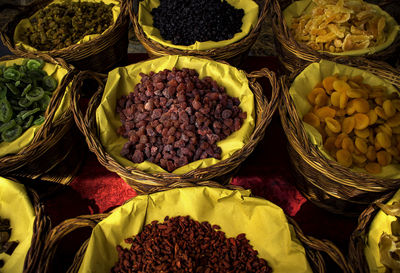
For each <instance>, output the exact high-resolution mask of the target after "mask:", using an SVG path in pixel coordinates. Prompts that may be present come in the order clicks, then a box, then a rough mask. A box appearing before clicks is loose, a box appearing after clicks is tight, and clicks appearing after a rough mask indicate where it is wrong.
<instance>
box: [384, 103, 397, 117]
mask: <svg viewBox="0 0 400 273" xmlns="http://www.w3.org/2000/svg"><path fill="white" fill-rule="evenodd" d="M382 108H383V111H385V114H386V116H387V117H388V118H390V117H393V116H394V114H396V109H395V108H394V106H393V104H392V101H391V100H385V101H384V102H383V104H382Z"/></svg>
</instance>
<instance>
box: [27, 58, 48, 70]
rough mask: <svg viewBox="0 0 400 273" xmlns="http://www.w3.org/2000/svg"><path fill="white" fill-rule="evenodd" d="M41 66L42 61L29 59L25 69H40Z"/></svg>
mask: <svg viewBox="0 0 400 273" xmlns="http://www.w3.org/2000/svg"><path fill="white" fill-rule="evenodd" d="M43 66H44V61H43V60H42V59H29V60H28V61H27V62H26V68H28V70H35V69H41V68H42V67H43Z"/></svg>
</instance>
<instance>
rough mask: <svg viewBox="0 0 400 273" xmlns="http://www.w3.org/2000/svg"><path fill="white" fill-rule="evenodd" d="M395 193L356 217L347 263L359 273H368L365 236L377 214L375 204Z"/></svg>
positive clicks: (387, 195)
mask: <svg viewBox="0 0 400 273" xmlns="http://www.w3.org/2000/svg"><path fill="white" fill-rule="evenodd" d="M394 193H395V191H393V192H391V193H388V194H386V195H384V196H383V197H381V198H380V199H378V200H376V202H374V203H372V204H371V205H370V206H369V207H368V208H367V209H365V210H364V211H363V212H362V213H361V214H360V216H359V217H358V225H357V227H356V229H355V230H354V231H353V233H352V234H351V237H350V244H349V263H350V264H351V265H352V267H353V268H354V269H355V271H356V272H359V273H370V270H369V267H368V263H367V260H366V258H365V255H364V249H365V246H366V245H367V243H368V242H367V236H368V231H369V225H370V224H371V222H372V220H373V219H374V217H375V215H376V214H377V213H378V211H379V210H380V208H379V207H378V206H377V205H376V203H386V202H387V201H388V200H390V198H391V197H392V196H393V194H394Z"/></svg>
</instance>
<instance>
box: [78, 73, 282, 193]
mask: <svg viewBox="0 0 400 273" xmlns="http://www.w3.org/2000/svg"><path fill="white" fill-rule="evenodd" d="M247 77H248V79H249V84H250V89H251V90H252V92H253V93H254V97H255V107H256V109H255V113H256V122H255V128H254V131H253V133H252V134H251V135H250V137H249V140H248V141H247V143H246V144H245V145H244V146H243V148H242V149H240V150H238V151H236V152H235V153H234V154H233V155H232V156H230V157H229V158H228V159H226V160H221V161H220V162H218V163H217V164H214V165H212V166H210V167H206V168H200V169H195V170H192V171H190V172H187V173H185V174H183V175H178V174H173V173H155V174H149V173H146V172H143V171H140V170H138V169H135V168H134V167H124V166H122V165H121V164H120V163H118V162H117V161H116V160H115V159H114V158H112V157H111V156H110V155H109V154H108V153H107V152H106V150H105V147H103V145H102V144H101V142H100V137H99V134H98V130H97V129H98V128H97V125H96V109H97V107H98V105H99V104H100V101H101V98H102V94H103V90H104V86H105V82H106V81H107V78H106V75H102V74H98V73H97V74H95V73H92V72H89V71H84V72H80V73H79V74H78V75H77V77H76V79H75V81H74V83H73V87H72V90H73V91H72V93H73V94H72V102H71V106H72V111H73V112H74V117H75V121H76V124H77V125H78V127H79V129H80V130H81V132H82V133H83V134H84V136H85V138H86V142H87V144H88V146H89V149H90V151H92V152H93V153H95V154H96V156H97V159H98V160H99V162H100V163H101V164H102V165H103V166H105V167H106V168H107V169H108V170H109V171H112V172H115V173H117V174H118V175H119V176H121V177H122V178H123V179H124V180H125V181H127V183H128V184H129V185H130V186H131V187H132V188H133V189H135V190H136V191H138V192H139V193H142V192H148V193H150V192H154V191H159V188H177V187H189V186H196V185H197V184H198V183H199V182H200V181H206V180H212V179H214V178H216V177H221V176H224V175H226V174H229V173H231V172H232V171H234V170H235V169H236V168H237V167H238V166H239V165H240V163H242V162H243V161H244V160H245V159H246V158H247V157H248V156H249V155H250V154H251V153H252V152H253V150H254V149H255V147H256V146H257V144H258V142H259V141H260V140H262V139H263V137H264V134H265V129H266V127H267V126H268V124H269V123H270V122H271V118H272V115H273V113H274V112H275V110H276V108H277V101H278V92H279V88H278V83H277V80H276V77H275V74H274V73H273V72H271V71H269V70H268V69H266V68H264V69H262V70H260V71H255V72H252V73H250V74H247ZM260 77H267V78H268V80H269V82H270V84H271V90H272V95H271V99H270V100H268V99H267V98H266V97H265V96H264V94H263V90H262V87H261V85H260V84H259V83H258V82H256V78H260ZM86 79H96V80H97V83H98V85H99V88H98V90H97V92H96V93H95V94H94V95H93V97H92V98H91V100H90V102H89V106H88V109H87V112H86V115H84V114H83V113H82V111H81V109H80V108H79V103H78V101H79V94H80V92H79V90H80V88H81V86H82V83H83V81H84V80H86Z"/></svg>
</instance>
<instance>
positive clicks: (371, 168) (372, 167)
mask: <svg viewBox="0 0 400 273" xmlns="http://www.w3.org/2000/svg"><path fill="white" fill-rule="evenodd" d="M364 168H365V170H366V171H367V172H369V173H371V174H378V173H380V172H381V171H382V167H381V166H380V165H379V164H378V163H374V162H370V163H368V164H367V165H365V167H364Z"/></svg>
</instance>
